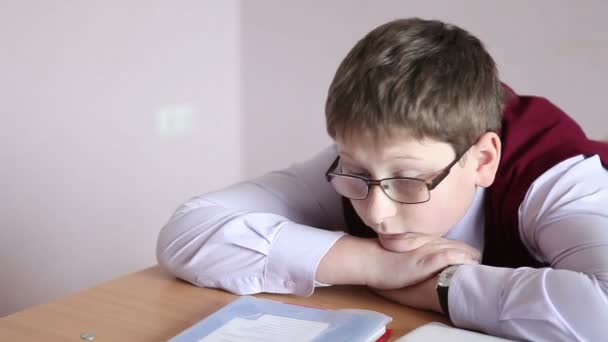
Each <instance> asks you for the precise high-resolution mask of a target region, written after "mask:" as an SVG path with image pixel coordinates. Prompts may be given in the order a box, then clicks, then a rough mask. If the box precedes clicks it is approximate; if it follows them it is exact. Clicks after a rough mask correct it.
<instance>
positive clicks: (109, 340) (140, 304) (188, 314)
mask: <svg viewBox="0 0 608 342" xmlns="http://www.w3.org/2000/svg"><path fill="white" fill-rule="evenodd" d="M258 296H259V297H263V298H271V299H276V300H280V301H283V302H286V303H297V304H304V305H309V306H316V307H321V308H331V309H337V308H362V309H371V310H376V311H380V312H383V313H385V314H387V315H389V316H391V317H393V322H392V323H391V324H390V325H389V328H392V329H393V330H394V331H393V335H392V337H393V339H395V338H396V337H398V336H400V335H403V334H405V333H406V332H408V331H410V330H412V329H414V328H416V327H418V326H420V325H422V324H424V323H427V322H430V321H440V322H446V321H445V319H444V318H443V317H442V316H441V315H438V314H432V313H429V312H423V311H417V310H413V309H409V308H406V307H404V306H401V305H398V304H395V303H392V302H389V301H387V300H384V299H382V298H380V297H378V296H376V295H374V294H372V293H371V292H369V291H368V290H367V289H366V288H365V287H357V286H334V287H328V288H321V289H317V290H316V291H315V294H314V295H313V296H312V297H310V298H303V297H296V296H292V295H270V294H262V295H258ZM235 297H236V296H235V295H232V294H229V293H227V292H224V291H220V290H214V289H203V288H198V287H195V286H193V285H190V284H188V283H185V282H183V281H179V280H176V279H174V278H172V277H170V276H168V275H166V274H165V273H163V272H162V271H161V270H160V269H159V268H158V267H152V268H149V269H146V270H143V271H141V272H137V273H133V274H130V275H127V276H125V277H122V278H119V279H116V280H113V281H110V282H108V283H104V284H101V285H99V286H96V287H94V288H91V289H88V290H85V291H83V292H80V293H77V294H74V295H71V296H68V297H66V298H63V299H59V300H57V301H54V302H51V303H48V304H43V305H39V306H36V307H33V308H30V309H27V310H24V311H21V312H18V313H15V314H13V315H9V316H6V317H4V318H2V319H0V341H61V342H64V341H82V340H81V339H80V334H81V333H83V332H95V334H96V335H97V338H96V339H95V341H103V342H120V341H128V342H136V341H145V342H148V341H166V340H168V339H169V338H171V337H172V336H174V335H176V334H178V333H179V332H180V331H182V330H184V329H186V328H187V327H189V326H190V325H192V324H194V323H196V322H198V321H199V320H201V319H202V318H204V317H206V316H207V315H209V314H211V313H213V312H214V311H216V310H218V309H219V308H221V307H222V306H224V305H225V304H227V303H229V302H231V301H232V300H234V299H235Z"/></svg>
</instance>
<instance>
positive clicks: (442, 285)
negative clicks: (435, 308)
mask: <svg viewBox="0 0 608 342" xmlns="http://www.w3.org/2000/svg"><path fill="white" fill-rule="evenodd" d="M458 266H460V265H452V266H448V267H446V268H444V269H443V271H441V273H439V279H438V280H437V287H436V290H437V296H438V297H439V305H441V309H442V310H443V313H444V314H445V315H446V316H447V317H448V319H449V318H450V310H449V307H448V291H449V289H450V280H452V277H453V276H454V273H456V270H457V269H458Z"/></svg>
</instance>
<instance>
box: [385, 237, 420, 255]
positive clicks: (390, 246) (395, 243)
mask: <svg viewBox="0 0 608 342" xmlns="http://www.w3.org/2000/svg"><path fill="white" fill-rule="evenodd" d="M404 240H405V239H393V240H384V239H379V241H380V245H381V246H382V247H383V248H384V249H386V250H389V251H391V252H398V253H402V252H409V251H411V250H412V244H411V243H408V242H407V241H404Z"/></svg>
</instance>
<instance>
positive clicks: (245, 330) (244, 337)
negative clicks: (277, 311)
mask: <svg viewBox="0 0 608 342" xmlns="http://www.w3.org/2000/svg"><path fill="white" fill-rule="evenodd" d="M328 327H329V324H328V323H323V322H314V321H305V320H300V319H294V318H288V317H280V316H274V315H262V316H260V317H259V318H258V319H255V320H251V319H244V318H233V319H232V320H230V321H229V322H228V323H226V324H224V325H223V326H222V327H221V328H219V329H217V330H215V331H214V332H212V333H211V334H209V335H207V336H205V337H204V338H202V339H200V340H199V342H240V341H257V342H285V341H290V342H308V341H312V340H313V339H314V338H315V337H317V336H319V334H321V333H322V332H323V331H324V330H325V329H327V328H328Z"/></svg>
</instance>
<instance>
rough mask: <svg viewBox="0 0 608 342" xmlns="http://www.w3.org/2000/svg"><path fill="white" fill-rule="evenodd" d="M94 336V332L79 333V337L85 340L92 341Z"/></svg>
mask: <svg viewBox="0 0 608 342" xmlns="http://www.w3.org/2000/svg"><path fill="white" fill-rule="evenodd" d="M96 337H97V335H95V333H94V332H85V333H82V334H80V339H81V340H85V341H93V340H95V338H96Z"/></svg>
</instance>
